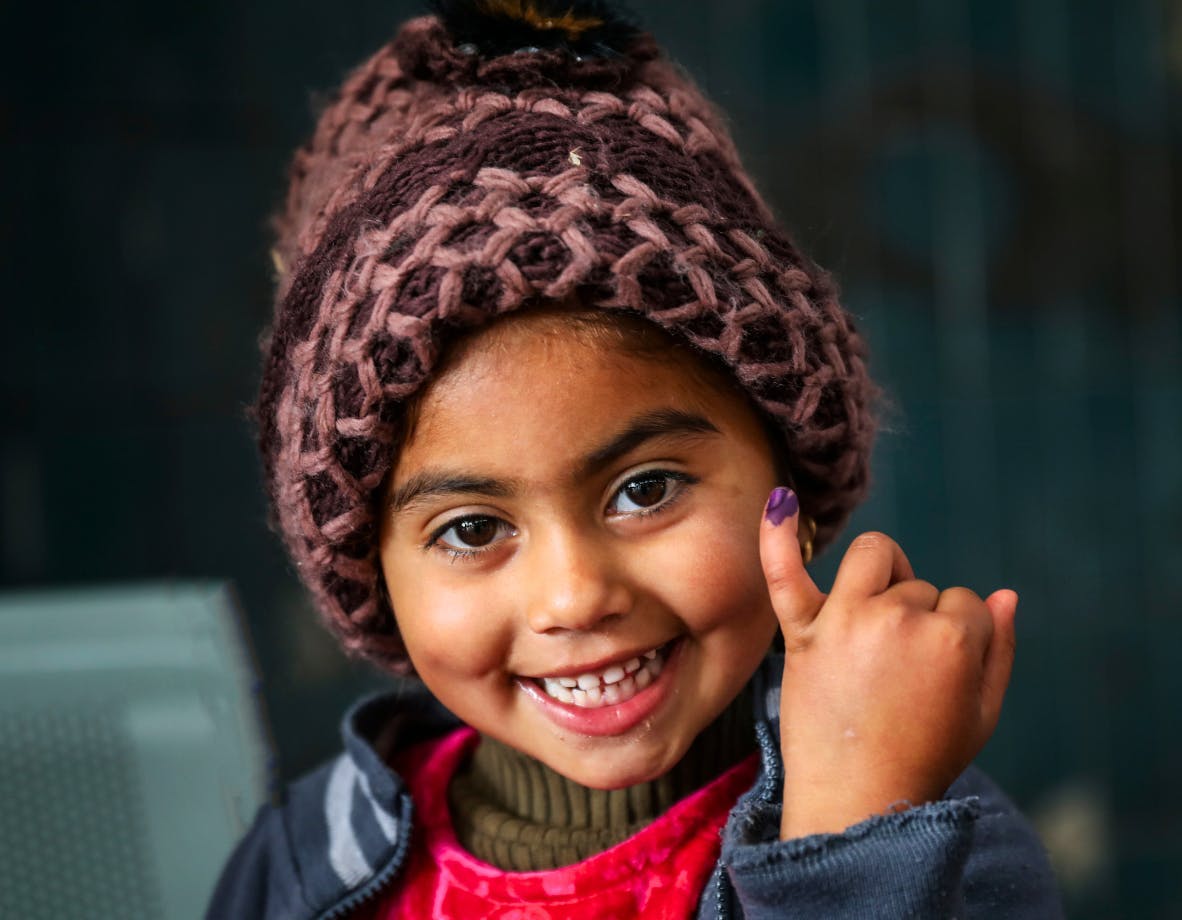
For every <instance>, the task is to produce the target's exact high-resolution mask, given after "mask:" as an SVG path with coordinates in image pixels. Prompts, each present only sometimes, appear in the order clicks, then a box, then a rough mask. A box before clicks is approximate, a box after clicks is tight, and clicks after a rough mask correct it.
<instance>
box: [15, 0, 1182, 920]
mask: <svg viewBox="0 0 1182 920" xmlns="http://www.w3.org/2000/svg"><path fill="white" fill-rule="evenodd" d="M65 6H66V9H64V10H63V9H61V8H60V6H58V7H54V8H53V9H51V8H50V7H48V6H45V7H41V8H38V7H36V6H24V7H21V8H20V10H19V11H15V12H14V11H10V10H6V11H5V12H4V13H2V14H0V18H2V20H3V28H0V34H2V35H3V38H0V44H2V45H3V46H4V47H3V50H4V53H3V54H2V55H0V68H2V72H3V76H4V80H3V83H2V84H0V85H2V86H3V87H4V88H3V90H2V91H0V156H2V158H3V166H4V169H3V174H4V177H5V181H4V182H3V184H2V185H0V213H2V214H3V215H4V217H3V220H0V244H2V245H3V252H4V257H3V260H2V261H0V289H2V290H3V291H4V292H5V294H4V307H3V315H4V328H5V334H4V335H3V336H2V337H0V387H2V399H0V413H2V416H0V417H2V419H3V429H2V430H3V438H2V441H0V584H3V585H41V584H61V583H75V584H77V583H88V582H100V581H103V582H105V581H111V580H116V579H129V578H140V577H149V576H159V575H179V576H189V575H197V576H227V577H231V578H233V579H234V580H235V581H236V582H237V584H238V585H239V587H240V589H241V596H242V598H243V601H244V604H245V607H246V609H247V611H248V614H249V616H250V621H251V622H250V625H251V630H252V633H253V635H254V638H255V644H256V647H257V648H256V651H257V654H258V657H259V659H260V661H261V664H262V667H263V670H264V673H265V678H266V684H265V686H266V693H267V698H268V700H269V703H270V708H271V713H272V718H273V722H274V728H275V736H276V739H277V743H278V745H279V749H280V755H281V763H282V769H283V772H284V774H285V775H291V774H293V773H295V772H298V771H299V770H301V769H303V768H305V767H307V766H308V765H310V764H311V763H313V762H315V761H316V760H317V759H318V758H320V757H321V756H323V755H324V754H325V753H326V752H327V751H328V750H329V749H330V748H331V747H332V745H333V733H334V723H335V719H336V715H337V712H338V710H339V709H340V707H341V705H342V704H343V701H344V700H345V699H347V698H348V697H349V696H351V695H352V694H353V693H355V692H356V691H357V690H358V689H359V688H360V687H362V686H368V685H371V684H372V683H374V681H375V680H376V678H375V676H374V675H372V674H371V673H370V672H368V670H367V669H365V668H364V667H362V666H359V665H356V664H353V665H349V664H345V663H344V662H342V661H341V659H340V658H339V657H338V656H337V655H336V654H335V652H333V651H332V649H331V646H330V645H329V643H328V641H327V639H326V638H325V637H324V635H323V634H322V633H321V632H320V631H319V630H318V627H316V625H315V624H314V622H313V620H312V618H311V615H310V613H309V612H308V610H307V605H306V602H305V601H304V600H303V599H302V596H301V594H300V592H299V590H298V588H297V587H296V585H295V583H294V581H293V578H292V576H291V574H290V572H289V570H288V568H287V564H286V562H285V560H284V559H283V557H282V554H281V552H280V550H279V548H278V544H277V543H276V541H275V540H274V539H273V538H272V537H271V536H270V535H269V534H268V533H267V532H266V529H265V526H264V521H263V518H264V508H263V503H262V500H261V492H260V488H259V484H258V479H257V472H256V467H255V460H254V455H253V448H252V445H251V439H250V433H249V429H248V427H247V425H246V424H245V421H244V412H245V407H246V406H247V405H248V404H249V402H250V401H251V399H252V398H253V390H254V385H255V379H256V366H255V365H256V357H255V355H256V350H255V340H256V336H257V334H258V332H259V330H260V329H261V327H262V326H263V324H264V323H265V321H266V319H267V316H268V311H269V277H268V271H269V269H268V262H267V257H266V252H267V245H268V243H267V239H266V232H265V223H266V215H267V214H268V212H269V211H270V210H271V208H272V206H273V205H274V203H275V202H276V201H277V200H278V197H279V195H280V194H281V190H282V178H283V171H284V168H285V162H286V158H287V156H288V153H289V151H290V150H291V149H292V148H293V147H294V146H295V144H296V143H297V142H298V141H299V140H300V139H301V138H302V137H303V136H304V134H305V133H306V132H307V131H308V130H309V129H310V126H311V115H310V110H311V107H312V103H313V101H314V99H315V98H316V96H317V94H318V93H322V92H324V91H326V90H328V89H330V88H331V87H332V86H333V85H334V83H335V82H336V80H337V79H338V78H339V76H340V75H341V74H342V73H343V71H344V70H345V68H346V67H348V66H349V65H350V64H351V63H353V62H355V61H356V60H358V59H359V58H360V57H361V56H362V55H363V54H365V53H366V52H367V51H369V50H370V49H372V48H373V47H374V46H375V45H376V44H377V43H379V42H380V41H381V40H382V39H383V38H384V37H385V36H386V35H387V34H389V33H390V31H391V30H392V27H393V25H394V24H395V23H396V22H397V21H399V20H400V19H401V18H402V17H403V15H405V14H406V13H407V12H408V11H411V10H413V9H414V8H415V6H414V4H411V3H406V2H402V3H399V2H389V3H377V2H373V0H367V2H362V3H354V4H351V5H349V8H348V10H347V11H346V12H341V11H340V9H341V7H340V5H339V4H312V3H307V2H288V3H283V4H280V3H273V2H264V0H260V2H255V3H249V4H248V3H230V2H220V3H219V2H210V3H206V4H202V5H200V7H199V8H196V9H188V8H183V7H182V8H177V7H175V6H170V5H162V4H148V3H146V2H142V0H141V2H135V0H123V2H116V3H114V4H110V3H108V4H88V5H83V4H79V3H74V4H66V5H65ZM634 6H635V7H636V8H637V9H638V10H639V11H640V12H641V13H642V14H643V17H644V19H645V21H646V22H647V23H648V24H649V25H650V27H651V28H652V29H653V30H654V31H655V32H656V33H657V34H658V35H659V36H661V37H662V38H663V40H664V41H665V42H666V44H667V45H668V46H669V48H670V50H671V52H672V54H673V55H674V56H675V57H676V58H678V59H679V60H681V61H682V62H683V63H684V64H685V65H686V66H687V68H688V69H689V70H690V71H691V72H692V73H693V74H694V75H695V76H696V77H697V78H698V79H699V80H700V81H701V82H702V83H703V84H704V85H705V87H706V88H707V89H708V91H709V92H710V93H711V94H712V95H713V96H714V97H715V98H716V99H717V100H718V101H719V103H720V104H721V105H722V106H723V107H724V108H725V109H726V110H727V111H728V113H729V115H730V118H731V121H732V124H733V128H734V131H735V134H736V136H737V138H738V139H739V143H740V147H741V148H742V149H743V151H744V153H745V156H746V160H747V162H748V165H749V167H750V168H751V171H752V173H753V174H754V175H755V177H756V180H757V182H758V184H759V185H760V186H761V187H762V188H763V189H764V190H765V191H766V193H767V195H768V196H769V198H770V199H771V200H772V201H773V203H774V205H775V207H776V209H777V211H778V212H779V213H780V215H781V216H782V218H783V219H784V221H785V223H786V224H787V225H788V226H790V227H791V228H792V229H793V231H794V232H795V234H796V235H797V236H798V238H799V239H800V240H801V242H802V243H804V244H805V246H806V248H808V249H810V250H811V251H813V252H814V253H816V254H817V255H818V257H819V258H820V260H821V261H822V262H823V263H824V264H826V265H827V266H829V267H830V268H831V269H833V270H834V271H835V272H836V273H837V275H838V276H839V278H840V280H841V282H842V285H843V288H844V291H845V299H846V302H847V304H848V306H849V308H850V309H851V310H852V311H853V312H854V313H855V314H856V315H857V316H858V317H859V318H860V322H861V325H862V327H863V328H864V329H865V331H866V333H867V335H868V337H869V339H870V341H871V345H872V348H873V355H874V361H873V369H874V371H875V373H876V374H877V376H878V377H879V378H880V380H881V381H882V382H883V384H884V385H885V387H886V389H887V391H888V393H889V394H890V396H891V398H892V400H893V409H892V411H891V412H890V413H889V415H888V417H887V418H886V431H885V433H884V434H883V436H882V438H881V440H880V442H879V447H878V453H877V457H876V464H875V471H876V488H875V491H874V494H873V497H872V498H871V500H870V501H869V503H868V504H867V505H866V507H865V508H864V509H863V510H862V511H861V512H860V513H859V514H858V516H857V519H856V521H855V527H860V528H871V527H873V528H875V529H882V530H886V531H888V532H890V533H891V534H893V535H895V536H896V537H898V538H899V540H900V541H901V542H902V543H903V545H904V546H905V547H906V548H907V550H908V551H909V553H910V554H911V557H912V559H913V561H914V562H915V565H916V568H917V569H918V570H919V571H920V573H921V574H923V575H924V576H925V577H927V578H928V579H930V580H933V581H936V582H938V583H950V582H951V583H967V584H969V585H971V586H973V587H976V588H978V589H980V590H982V591H985V590H989V589H992V588H994V587H997V586H1001V585H1010V586H1013V587H1016V588H1017V589H1018V590H1019V591H1020V593H1021V596H1022V606H1021V609H1020V614H1019V616H1020V633H1019V638H1020V646H1019V659H1018V663H1017V667H1016V673H1015V676H1014V680H1013V684H1012V688H1011V691H1010V696H1009V700H1008V704H1007V710H1006V713H1005V716H1004V719H1003V724H1002V726H1001V728H1000V729H999V730H998V732H997V735H996V736H995V738H994V739H993V741H992V742H991V743H990V745H989V747H988V748H987V749H986V752H985V754H984V757H983V760H984V761H985V763H986V765H987V766H988V767H989V769H990V770H991V771H992V772H993V773H994V774H996V775H997V777H998V778H999V779H1001V781H1002V782H1003V784H1004V785H1005V786H1006V787H1007V788H1008V789H1010V790H1011V791H1012V792H1013V794H1014V796H1015V797H1016V798H1017V799H1018V800H1019V802H1020V803H1021V804H1022V805H1023V806H1024V807H1025V808H1026V809H1027V810H1028V811H1030V812H1031V813H1032V814H1034V815H1035V816H1036V818H1037V819H1038V820H1039V822H1040V827H1041V828H1042V829H1043V830H1044V833H1045V834H1046V835H1047V836H1048V839H1050V840H1051V841H1052V842H1053V843H1054V844H1055V851H1056V856H1057V858H1058V859H1059V860H1060V866H1061V871H1062V875H1063V881H1064V885H1065V888H1066V890H1067V893H1068V897H1069V903H1070V905H1071V911H1072V915H1073V916H1078V917H1083V918H1102V917H1103V918H1117V917H1137V918H1141V917H1177V916H1182V884H1180V882H1179V876H1180V872H1182V858H1180V857H1182V853H1180V850H1182V844H1180V842H1179V841H1180V839H1182V834H1179V833H1178V830H1179V828H1180V827H1182V797H1180V795H1179V792H1178V786H1179V784H1178V782H1177V780H1176V779H1175V772H1176V771H1177V769H1178V767H1177V765H1178V764H1182V735H1180V733H1179V731H1178V730H1177V723H1178V719H1177V716H1176V714H1175V713H1176V707H1177V706H1178V705H1179V703H1180V702H1182V692H1180V691H1182V686H1180V684H1182V676H1180V675H1182V668H1179V667H1178V666H1177V664H1176V660H1177V658H1178V657H1179V655H1180V654H1182V615H1180V610H1182V475H1180V473H1182V310H1180V309H1179V307H1180V303H1179V284H1180V278H1179V263H1178V252H1179V237H1180V228H1182V208H1180V207H1179V201H1180V199H1182V169H1180V168H1179V167H1180V166H1182V156H1180V152H1182V144H1180V130H1182V129H1180V121H1179V111H1180V107H1179V95H1180V92H1179V90H1180V87H1182V3H1178V2H1165V0H1124V2H1117V0H1076V2H1072V3H1069V2H1067V0H1022V2H1019V0H988V2H986V0H910V2H908V0H874V2H872V0H815V2H803V0H791V2H789V0H779V2H776V0H728V2H725V3H721V2H720V3H706V2H702V3H696V4H695V3H690V2H685V0H682V2H674V0H660V2H651V3H644V2H636V3H635V4H634ZM832 567H833V560H832V559H822V560H821V561H820V562H819V569H820V571H821V572H822V574H824V573H826V572H828V571H831V569H832Z"/></svg>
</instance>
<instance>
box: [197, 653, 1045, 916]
mask: <svg viewBox="0 0 1182 920" xmlns="http://www.w3.org/2000/svg"><path fill="white" fill-rule="evenodd" d="M782 673H783V660H782V659H781V658H778V657H772V658H769V659H768V660H767V661H766V662H765V663H764V666H763V667H762V668H761V669H760V671H759V672H758V673H757V674H756V676H755V678H754V682H755V694H754V697H755V701H756V703H755V708H756V713H755V716H756V722H755V726H756V735H757V738H758V741H759V746H760V754H761V758H762V766H761V769H760V773H759V775H758V776H757V777H756V781H755V784H754V785H753V786H752V788H751V789H750V790H748V791H747V792H746V793H744V795H743V796H742V797H741V798H740V799H739V801H738V803H737V804H736V805H735V807H734V808H733V809H732V810H731V814H730V817H729V819H728V821H727V824H726V827H725V829H724V831H723V843H722V855H721V857H720V859H719V862H718V865H717V866H716V867H715V870H714V874H713V876H712V877H711V879H710V882H709V884H707V886H706V888H705V890H703V892H702V896H701V900H700V901H699V909H698V917H699V918H700V920H705V918H746V920H757V918H773V917H774V918H801V920H804V918H824V920H845V918H855V917H857V918H862V917H873V918H896V917H897V918H902V917H921V918H953V917H955V918H989V920H998V918H1007V920H1008V918H1031V920H1035V918H1037V920H1046V918H1052V920H1053V918H1058V917H1061V916H1062V909H1061V906H1060V901H1059V896H1058V891H1057V889H1056V886H1055V881H1054V878H1053V876H1052V874H1051V870H1050V866H1049V864H1048V862H1047V858H1046V854H1045V852H1044V850H1043V848H1042V846H1041V844H1040V843H1039V841H1038V838H1037V837H1036V836H1035V834H1034V831H1033V830H1032V829H1031V827H1030V826H1029V824H1027V823H1026V821H1025V820H1024V819H1023V818H1022V816H1021V815H1020V814H1019V813H1018V811H1017V810H1016V809H1015V808H1014V806H1013V805H1012V804H1011V803H1010V802H1009V800H1007V799H1006V797H1005V796H1004V795H1003V794H1002V793H1001V791H1000V790H999V789H998V788H997V787H996V786H995V785H994V784H993V783H992V782H990V780H989V779H988V778H987V777H986V776H985V775H984V774H983V773H981V772H980V771H979V770H976V769H974V768H970V769H969V770H968V771H966V772H965V773H964V775H962V776H961V777H960V779H958V780H957V781H956V782H955V783H954V784H953V785H952V788H951V789H949V791H948V793H947V795H946V797H945V798H944V799H943V800H942V801H939V802H934V803H932V804H929V805H923V806H921V807H917V808H913V809H910V810H908V811H905V812H902V813H900V814H896V815H889V816H884V817H876V818H871V819H870V820H867V821H864V822H862V823H861V824H857V825H855V826H854V827H851V828H849V829H848V830H846V831H845V832H844V833H841V834H818V835H815V836H812V837H802V838H799V839H796V840H788V841H781V840H780V839H779V830H780V799H781V794H782V785H783V772H782V767H781V764H780V754H779V744H778V739H779V727H778V724H777V717H778V713H779V708H780V707H779V693H780V687H779V680H780V676H781V675H782ZM458 724H459V723H458V722H457V721H456V720H455V717H454V716H452V715H451V714H450V713H448V712H447V711H446V710H445V709H443V707H442V706H441V705H440V704H439V703H438V702H436V701H435V699H434V698H433V697H432V696H431V695H430V694H429V693H428V692H427V690H426V689H425V688H424V687H423V686H422V685H421V684H418V683H417V682H413V681H406V682H403V683H400V684H398V685H397V686H396V687H395V689H394V691H393V692H391V693H387V694H383V695H381V696H378V697H373V698H370V699H367V700H363V701H362V702H360V703H359V704H357V705H356V706H354V707H353V709H351V710H350V712H349V713H348V715H347V716H346V717H345V723H344V728H343V734H344V741H345V751H344V753H343V754H341V755H340V756H338V757H337V758H336V759H335V760H333V761H331V762H330V763H328V764H326V765H325V766H323V767H321V768H320V769H318V770H316V771H315V772H313V773H311V774H309V775H308V776H306V777H304V778H302V779H300V780H298V781H297V782H295V783H293V784H292V785H291V786H290V787H289V789H288V794H287V797H286V801H285V802H284V803H283V805H281V806H279V807H271V806H264V807H263V808H262V809H261V810H260V812H259V815H258V817H257V818H256V820H255V823H254V826H253V827H252V828H251V829H250V831H249V832H248V833H247V835H246V837H245V838H244V839H243V840H242V842H241V843H240V844H239V845H238V847H237V849H236V850H235V851H234V854H233V855H232V856H231V858H230V861H229V863H228V864H227V865H226V867H225V869H224V870H223V872H222V877H221V879H220V880H219V882H218V886H217V889H216V890H215V892H214V896H213V900H212V902H211V904H210V907H209V912H208V914H207V916H208V917H209V918H210V920H238V918H250V920H306V918H307V920H311V918H325V920H327V918H332V917H345V916H348V914H349V913H350V912H351V911H352V910H353V909H354V908H355V907H356V906H357V905H358V904H360V903H362V902H363V901H366V900H367V899H369V898H372V897H376V896H378V895H379V894H381V893H383V892H385V891H388V890H389V889H391V888H392V887H393V886H394V885H396V884H397V877H398V871H399V868H400V867H401V866H402V864H403V862H404V860H405V858H406V854H407V849H408V847H409V844H410V839H411V834H412V828H413V825H414V803H413V802H412V801H411V798H410V794H409V792H408V791H407V789H406V787H405V785H404V784H403V782H402V780H401V778H400V777H399V776H398V775H397V774H395V773H394V772H393V771H392V770H391V769H390V768H389V767H388V766H386V764H385V762H384V760H383V758H382V757H381V756H380V755H379V754H378V749H381V750H383V751H387V752H388V751H389V750H391V749H401V748H404V747H407V746H410V745H412V744H415V743H417V742H419V741H422V740H425V739H427V738H431V737H435V736H438V735H441V734H443V733H445V732H448V731H451V730H453V729H454V728H456V727H457V726H458Z"/></svg>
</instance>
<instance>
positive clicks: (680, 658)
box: [380, 315, 776, 789]
mask: <svg viewBox="0 0 1182 920" xmlns="http://www.w3.org/2000/svg"><path fill="white" fill-rule="evenodd" d="M688 360H690V359H688V358H687V357H685V356H681V355H677V354H670V355H667V356H666V355H662V356H661V357H660V358H655V357H654V358H645V357H638V356H630V355H629V354H626V353H621V351H620V349H619V348H609V347H608V346H606V345H601V344H598V343H597V342H596V341H595V340H594V339H593V337H589V336H587V335H579V334H578V333H576V332H574V331H573V330H571V329H570V328H568V327H564V326H562V325H561V323H558V324H556V323H555V321H554V319H553V318H552V317H551V318H549V319H547V318H545V317H541V318H539V317H537V316H528V315H526V316H519V317H516V318H514V319H511V320H509V321H504V322H502V323H501V324H499V325H498V326H496V327H494V328H493V329H491V330H488V331H485V332H483V333H481V334H479V335H478V336H477V337H476V338H474V339H472V340H470V341H469V342H468V343H466V344H465V346H464V347H463V348H462V349H461V350H460V351H459V352H458V353H457V354H456V355H455V356H454V357H453V360H452V361H451V363H450V364H449V365H448V366H447V367H446V369H445V370H444V371H443V372H441V373H440V374H439V375H438V376H437V377H435V379H434V380H433V381H432V383H431V385H430V386H429V387H428V388H427V390H426V391H425V392H424V393H423V395H422V397H421V399H420V402H419V404H418V412H417V415H416V419H415V424H414V427H413V432H412V433H411V435H410V436H409V438H408V440H407V442H406V444H405V445H404V447H403V449H402V451H401V454H400V456H399V458H398V462H397V465H396V466H395V468H394V471H393V474H392V476H391V480H390V484H389V488H388V492H387V507H386V509H385V511H384V514H383V517H382V532H381V538H380V551H381V561H382V568H383V572H384V575H385V579H386V584H387V587H388V589H389V594H390V600H391V603H392V605H393V608H394V610H395V611H396V615H397V618H398V626H399V628H400V630H401V632H402V636H403V638H404V640H405V642H406V647H407V650H408V652H409V654H410V658H411V661H412V662H413V663H414V666H415V669H416V670H417V672H418V674H419V676H420V677H421V678H422V679H423V681H424V682H425V683H426V684H427V686H428V687H429V688H430V689H431V691H432V692H433V693H434V694H435V695H436V697H438V698H439V700H440V701H441V702H442V703H443V704H444V705H445V706H447V707H448V709H450V710H451V711H452V712H453V713H455V714H456V715H457V716H459V717H460V718H461V719H462V720H463V721H465V722H466V723H468V724H469V725H471V726H473V727H475V728H477V729H479V730H480V731H481V732H484V733H486V734H488V735H491V736H493V737H495V738H497V739H499V740H501V741H503V742H504V743H506V744H509V745H511V746H512V747H514V748H517V749H518V750H520V751H522V752H524V753H526V754H528V755H530V756H532V757H535V758H536V759H538V760H540V761H542V762H543V763H545V764H547V765H548V766H550V767H552V768H553V769H555V770H557V771H558V772H559V773H562V774H563V775H565V776H567V777H569V778H570V779H573V780H575V781H576V782H579V783H582V784H583V785H586V786H591V787H594V788H601V789H613V788H620V787H623V786H628V785H632V784H634V783H638V782H643V781H646V780H651V779H655V778H656V777H658V776H660V775H662V774H664V773H665V772H667V771H668V770H669V769H670V768H672V767H673V766H674V765H675V764H676V763H677V762H678V761H679V760H680V759H681V757H682V756H683V755H684V754H685V752H686V750H687V749H688V748H689V745H690V743H691V742H692V741H693V740H694V738H695V737H696V736H697V735H698V733H699V732H701V731H702V729H703V728H705V727H706V726H707V725H708V724H709V723H710V722H711V721H713V720H714V719H715V718H716V717H717V716H718V715H719V714H720V713H721V712H722V710H723V709H724V708H725V707H726V706H727V704H728V703H730V702H731V700H732V699H734V697H735V696H736V695H737V694H738V692H739V690H740V689H741V688H742V687H743V685H744V684H745V683H746V681H747V679H748V678H749V677H750V676H751V674H752V673H753V672H754V670H755V668H756V667H757V665H758V664H759V661H760V659H761V658H762V657H763V655H764V653H765V651H766V650H767V648H768V646H769V644H770V642H771V640H772V637H773V635H774V633H775V630H776V620H775V616H774V614H773V612H772V609H771V604H770V601H769V599H768V592H767V586H766V583H765V582H764V578H763V574H762V571H761V568H760V563H759V551H758V531H759V522H760V515H761V512H762V509H763V505H764V502H765V500H766V498H767V495H768V492H769V491H770V490H771V489H772V487H773V486H775V484H776V482H775V475H774V472H773V461H772V455H771V451H770V449H769V446H768V443H767V439H766V437H765V436H764V433H763V430H762V428H761V426H760V424H759V421H758V420H757V418H756V417H755V414H754V413H753V412H752V411H751V409H750V408H749V407H748V406H747V405H746V404H745V403H744V401H743V400H742V399H741V398H739V397H738V396H737V395H735V394H734V393H731V392H729V391H727V389H726V388H725V387H723V386H719V385H715V384H713V383H711V382H709V375H708V374H703V373H701V372H698V373H694V372H692V371H691V370H690V368H689V366H688V365H687V361H688ZM572 684H573V685H575V686H572Z"/></svg>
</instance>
